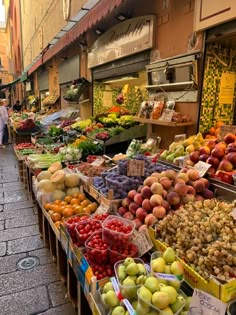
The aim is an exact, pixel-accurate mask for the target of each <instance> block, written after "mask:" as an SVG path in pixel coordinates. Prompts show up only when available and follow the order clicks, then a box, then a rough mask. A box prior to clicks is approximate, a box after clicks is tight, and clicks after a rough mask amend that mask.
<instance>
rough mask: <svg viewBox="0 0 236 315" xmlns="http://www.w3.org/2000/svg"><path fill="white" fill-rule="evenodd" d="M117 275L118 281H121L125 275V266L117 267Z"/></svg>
mask: <svg viewBox="0 0 236 315" xmlns="http://www.w3.org/2000/svg"><path fill="white" fill-rule="evenodd" d="M117 275H118V279H119V281H123V280H124V279H125V277H126V276H127V274H126V272H125V266H124V265H119V266H118V269H117Z"/></svg>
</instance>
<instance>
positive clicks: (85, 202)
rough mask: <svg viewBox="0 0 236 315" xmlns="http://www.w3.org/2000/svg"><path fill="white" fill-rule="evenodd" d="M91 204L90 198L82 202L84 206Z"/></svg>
mask: <svg viewBox="0 0 236 315" xmlns="http://www.w3.org/2000/svg"><path fill="white" fill-rule="evenodd" d="M89 204H90V201H89V200H88V199H85V200H83V201H82V202H81V206H82V207H87V206H88V205H89Z"/></svg>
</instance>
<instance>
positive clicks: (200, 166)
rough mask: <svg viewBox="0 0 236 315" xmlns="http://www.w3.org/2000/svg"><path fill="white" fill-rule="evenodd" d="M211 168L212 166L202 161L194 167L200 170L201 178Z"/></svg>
mask: <svg viewBox="0 0 236 315" xmlns="http://www.w3.org/2000/svg"><path fill="white" fill-rule="evenodd" d="M210 167H211V164H208V163H206V162H202V161H198V162H197V164H195V165H194V168H195V169H196V170H198V172H199V175H200V177H203V176H204V175H205V174H206V172H207V171H208V170H209V168H210Z"/></svg>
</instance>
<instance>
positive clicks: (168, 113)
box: [159, 109, 175, 122]
mask: <svg viewBox="0 0 236 315" xmlns="http://www.w3.org/2000/svg"><path fill="white" fill-rule="evenodd" d="M174 113H175V111H174V110H171V109H164V110H163V112H162V115H161V117H160V118H159V120H160V121H167V122H171V120H172V117H173V115H174Z"/></svg>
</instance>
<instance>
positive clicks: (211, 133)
mask: <svg viewBox="0 0 236 315" xmlns="http://www.w3.org/2000/svg"><path fill="white" fill-rule="evenodd" d="M223 125H224V123H223V122H222V121H218V122H217V123H216V124H215V126H214V127H211V128H210V129H209V131H208V134H207V135H206V137H205V138H206V139H213V140H214V139H216V138H217V137H218V134H219V132H220V127H221V126H223Z"/></svg>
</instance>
